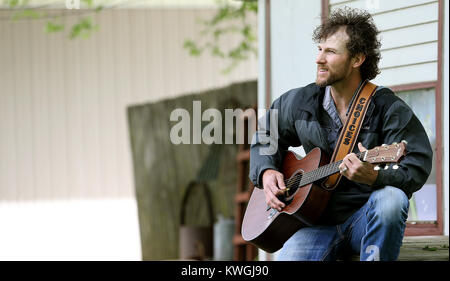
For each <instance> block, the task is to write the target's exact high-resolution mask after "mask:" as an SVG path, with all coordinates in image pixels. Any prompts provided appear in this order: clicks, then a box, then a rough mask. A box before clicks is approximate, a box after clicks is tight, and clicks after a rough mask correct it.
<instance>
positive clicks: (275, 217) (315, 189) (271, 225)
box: [241, 148, 331, 253]
mask: <svg viewBox="0 0 450 281" xmlns="http://www.w3.org/2000/svg"><path fill="white" fill-rule="evenodd" d="M327 160H328V159H327V157H326V156H325V155H324V154H323V153H322V151H321V150H320V148H315V149H313V150H311V152H310V153H308V154H307V155H306V156H305V157H304V158H303V159H300V160H299V159H298V158H297V157H296V154H295V153H293V152H291V151H288V152H287V153H286V156H285V158H284V160H283V166H282V171H281V172H282V173H283V175H284V178H285V180H287V179H289V178H292V177H294V176H295V175H298V174H303V173H306V172H310V171H313V170H315V169H317V168H318V167H320V166H322V165H325V164H327V163H328V162H327ZM330 195H331V192H330V191H327V190H325V189H323V188H322V187H320V186H319V185H316V184H315V183H311V184H308V185H305V186H302V187H299V188H298V189H297V190H296V191H295V193H294V194H293V195H292V196H293V197H292V201H290V202H289V204H287V205H286V207H285V208H284V209H283V210H282V211H281V212H278V211H276V210H274V209H269V210H267V204H266V201H265V196H264V191H263V190H262V189H259V188H254V190H253V193H252V195H251V197H250V200H249V202H248V205H247V210H246V212H245V215H244V220H243V223H242V229H241V231H242V237H243V238H244V240H246V241H248V242H251V243H253V244H255V245H256V246H257V247H259V248H261V249H263V250H264V251H267V252H269V253H273V252H275V251H277V250H279V249H281V247H283V244H284V243H285V242H286V241H287V240H288V239H289V238H290V237H291V236H292V235H293V234H294V233H295V232H297V231H298V230H299V229H300V228H302V227H305V226H309V225H313V224H314V223H315V222H316V221H317V220H318V219H319V217H320V215H321V214H322V212H323V210H324V209H325V207H326V205H327V203H328V200H329V198H330Z"/></svg>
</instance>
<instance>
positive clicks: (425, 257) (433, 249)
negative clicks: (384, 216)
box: [351, 236, 449, 261]
mask: <svg viewBox="0 0 450 281" xmlns="http://www.w3.org/2000/svg"><path fill="white" fill-rule="evenodd" d="M448 245H449V243H448V236H405V237H404V238H403V245H402V247H401V248H400V255H399V257H398V260H399V261H448V260H449V249H448ZM351 260H352V261H359V255H353V256H352V257H351Z"/></svg>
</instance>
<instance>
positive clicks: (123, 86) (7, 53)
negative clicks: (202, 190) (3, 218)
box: [0, 9, 257, 201]
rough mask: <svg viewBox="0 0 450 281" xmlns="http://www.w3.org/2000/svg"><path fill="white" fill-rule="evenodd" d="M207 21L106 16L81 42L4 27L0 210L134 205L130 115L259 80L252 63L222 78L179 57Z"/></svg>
mask: <svg viewBox="0 0 450 281" xmlns="http://www.w3.org/2000/svg"><path fill="white" fill-rule="evenodd" d="M211 15H213V10H211V9H209V10H201V9H197V10H178V9H159V10H150V9H149V10H111V11H105V12H102V13H100V14H99V15H96V16H94V21H95V22H96V23H98V24H99V26H100V29H99V31H97V32H95V33H94V34H93V36H92V37H91V38H90V39H76V40H70V39H68V38H67V37H66V35H64V34H63V33H59V34H45V33H44V32H43V26H44V21H42V20H39V21H29V20H25V21H17V22H8V21H4V20H2V21H0V38H1V40H0V50H1V52H0V71H1V74H2V75H1V76H0V79H1V85H2V86H1V87H2V91H1V94H0V107H1V108H0V114H1V118H0V128H1V131H0V132H1V134H2V137H1V138H0V151H1V155H2V157H0V167H1V168H0V200H8V201H9V200H35V199H50V200H51V199H58V198H105V197H113V198H116V197H130V196H133V194H134V187H133V181H132V178H133V176H132V168H131V154H130V147H129V140H128V138H129V135H128V129H127V119H126V106H128V105H131V104H137V103H143V102H152V101H157V100H161V99H165V98H173V97H176V96H178V95H181V94H186V93H192V92H195V91H199V90H205V89H209V88H214V87H220V86H224V85H227V84H229V83H231V82H233V81H243V80H248V79H256V76H257V63H256V58H253V59H251V60H249V61H247V62H245V63H244V64H243V65H242V66H240V67H239V68H238V69H236V70H235V71H234V72H232V73H231V74H230V75H223V74H221V73H220V71H221V69H223V68H225V66H226V64H225V62H223V61H222V60H219V59H217V58H211V57H209V56H208V55H205V56H201V57H200V58H193V57H190V56H189V55H188V52H187V51H185V50H184V49H183V48H182V46H183V42H184V40H185V39H186V38H196V37H198V36H199V32H200V30H201V26H199V25H198V24H197V23H196V21H197V19H198V18H202V17H203V18H204V17H208V16H211ZM4 16H5V12H3V13H1V17H2V18H4ZM74 20H75V18H74V17H67V18H66V22H69V23H70V22H74ZM227 44H229V45H231V44H233V42H232V40H230V41H227Z"/></svg>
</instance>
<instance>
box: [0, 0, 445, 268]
mask: <svg viewBox="0 0 450 281" xmlns="http://www.w3.org/2000/svg"><path fill="white" fill-rule="evenodd" d="M342 6H350V7H357V8H362V9H366V10H368V11H369V12H370V13H371V14H372V15H373V16H374V20H375V22H376V24H377V26H378V27H379V29H380V31H381V34H380V38H381V42H382V45H383V47H382V60H381V62H380V68H381V71H382V73H381V74H380V75H379V76H378V77H377V78H376V79H375V81H374V82H375V83H377V84H380V85H384V86H389V87H391V88H392V89H393V90H394V91H395V92H396V94H398V95H399V96H400V97H401V98H402V99H404V100H405V101H406V102H407V103H408V104H409V105H410V106H411V107H412V108H413V110H414V111H415V112H416V114H417V116H418V117H419V119H420V120H421V121H422V123H423V124H424V126H425V128H426V130H427V133H428V135H429V138H430V142H431V143H432V145H433V148H434V151H435V155H434V165H433V171H432V175H431V176H430V178H429V180H428V181H427V183H426V185H425V186H424V188H422V189H421V191H419V192H417V193H415V195H414V197H413V198H412V199H411V202H410V203H411V208H410V214H409V218H408V220H409V221H408V227H407V231H406V234H407V235H448V186H449V183H448V169H444V167H448V151H447V150H446V147H449V146H448V139H449V138H448V131H449V130H448V108H449V105H448V96H449V95H448V57H449V56H448V9H446V8H444V7H448V0H435V1H427V0H414V1H410V0H408V1H406V0H405V1H403V0H401V1H400V0H399V1H388V0H350V1H348V0H347V1H343V0H321V1H316V0H314V1H312V0H311V1H297V0H283V1H270V0H255V1H251V0H248V1H240V0H0V85H1V91H0V156H1V157H0V260H174V259H216V260H217V259H219V260H223V259H225V260H254V259H260V260H265V259H272V258H273V256H271V255H267V254H266V253H264V252H263V251H259V252H258V251H257V249H256V248H255V247H253V246H251V245H249V244H247V243H245V242H244V241H243V240H242V237H241V236H240V223H241V222H242V215H243V212H244V210H245V206H246V202H247V200H248V198H249V195H250V192H251V190H252V188H253V186H252V185H251V184H250V183H249V181H248V176H247V175H248V172H247V171H248V157H249V156H248V144H245V143H244V144H236V143H235V142H234V143H233V144H224V142H222V144H212V145H211V144H206V143H204V142H200V143H198V144H192V143H191V144H179V145H175V144H173V143H172V142H171V141H170V132H171V129H172V128H173V127H174V125H176V124H177V121H179V120H178V119H173V118H172V117H171V113H172V112H173V111H174V110H175V109H180V108H181V109H185V110H186V112H187V114H188V115H190V116H193V114H195V113H194V107H195V105H194V101H200V104H201V113H203V112H205V110H207V109H210V108H213V109H217V110H218V111H219V112H220V113H222V116H225V114H224V110H225V109H242V110H245V109H249V108H253V109H255V110H256V109H264V108H267V107H268V106H269V105H270V104H271V103H272V101H273V100H274V99H276V98H277V97H278V96H280V95H281V94H282V93H284V92H286V91H287V90H289V89H291V88H294V87H299V86H303V85H306V84H309V83H311V82H313V81H314V79H315V55H316V46H315V45H314V43H313V42H312V40H311V36H312V31H313V29H314V28H315V27H316V26H317V25H319V24H320V22H321V20H322V19H323V18H326V17H327V16H328V15H329V13H330V12H331V11H332V10H333V9H337V8H339V7H342ZM247 117H248V116H245V115H244V116H236V118H235V119H236V121H237V120H238V119H239V120H240V121H242V122H244V124H247V125H249V124H250V122H252V121H251V119H249V118H247ZM211 120H212V118H210V117H208V116H203V115H202V116H201V121H200V122H199V123H198V124H195V120H194V118H192V120H190V121H189V122H188V123H189V124H190V126H191V127H190V128H189V130H193V128H194V127H195V126H199V127H200V129H205V127H206V126H207V125H208V124H210V123H209V121H211ZM214 121H217V120H214ZM222 121H223V120H222ZM247 125H246V126H247ZM250 125H251V124H250ZM246 126H244V127H245V128H244V132H247V134H248V131H247V127H246ZM238 130H242V128H241V129H238V128H237V127H236V128H234V129H233V130H231V131H226V130H225V131H224V132H223V134H222V136H223V139H225V136H226V135H227V134H228V135H231V136H232V137H234V136H235V135H236V133H237V131H238ZM192 134H195V132H193V133H192ZM194 138H195V136H194V135H190V139H191V140H193V139H194ZM292 149H293V150H295V151H297V152H298V153H300V154H302V153H303V151H302V149H301V148H292Z"/></svg>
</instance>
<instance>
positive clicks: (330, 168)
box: [285, 152, 365, 188]
mask: <svg viewBox="0 0 450 281" xmlns="http://www.w3.org/2000/svg"><path fill="white" fill-rule="evenodd" d="M364 155H365V152H360V153H358V154H356V157H358V159H359V160H363V159H364ZM341 163H342V160H339V161H337V162H333V163H330V164H326V165H323V166H321V167H319V168H317V169H315V170H312V171H309V172H306V173H303V174H301V175H297V176H300V181H299V180H298V178H296V179H294V180H292V179H291V181H285V184H286V187H288V188H291V187H295V186H304V185H307V184H310V183H313V182H315V181H318V180H321V179H323V178H326V177H328V176H331V175H332V174H335V173H337V172H339V165H340V164H341Z"/></svg>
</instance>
